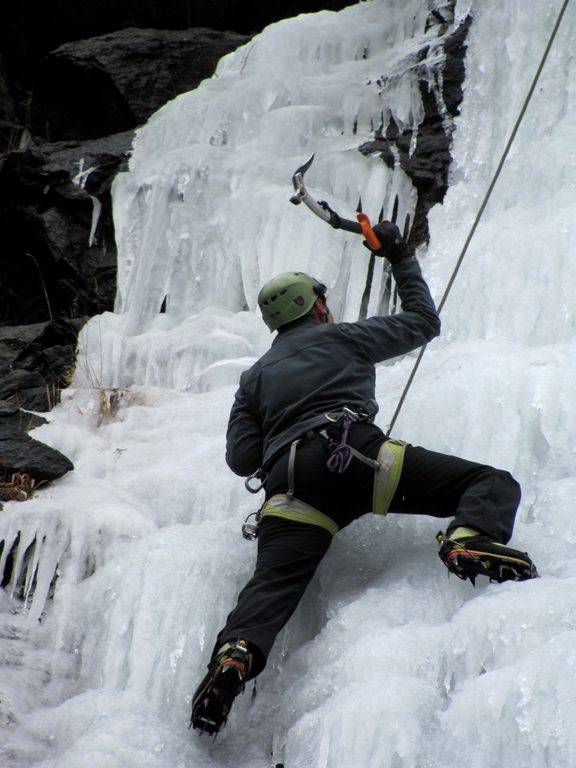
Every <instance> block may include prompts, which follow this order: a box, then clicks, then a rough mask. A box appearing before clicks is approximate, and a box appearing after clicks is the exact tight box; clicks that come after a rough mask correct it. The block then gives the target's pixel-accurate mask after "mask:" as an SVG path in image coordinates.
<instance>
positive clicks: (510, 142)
mask: <svg viewBox="0 0 576 768" xmlns="http://www.w3.org/2000/svg"><path fill="white" fill-rule="evenodd" d="M569 2H570V0H564V3H563V4H562V7H561V8H560V12H559V14H558V18H557V19H556V23H555V24H554V28H553V30H552V33H551V34H550V38H549V40H548V44H547V45H546V48H545V50H544V53H543V55H542V58H541V60H540V64H539V65H538V69H537V70H536V74H535V75H534V78H533V80H532V84H531V86H530V88H529V89H528V93H527V95H526V98H525V99H524V103H523V105H522V109H521V110H520V113H519V115H518V118H517V119H516V123H515V124H514V128H513V129H512V133H511V134H510V138H509V139H508V142H507V144H506V147H505V149H504V152H503V153H502V157H501V158H500V162H499V163H498V167H497V168H496V171H495V173H494V176H493V177H492V181H491V182H490V184H489V186H488V189H487V190H486V194H485V195H484V199H483V200H482V204H481V206H480V208H479V210H478V213H477V214H476V218H475V219H474V223H473V224H472V227H471V229H470V232H469V233H468V237H467V238H466V241H465V243H464V245H463V247H462V251H461V252H460V256H459V257H458V260H457V262H456V266H455V267H454V270H453V272H452V275H451V276H450V279H449V280H448V284H447V286H446V290H445V291H444V295H443V296H442V298H441V300H440V303H439V304H438V314H440V312H441V311H442V309H443V307H444V304H445V303H446V300H447V298H448V295H449V293H450V290H451V289H452V286H453V285H454V281H455V280H456V276H457V274H458V272H459V270H460V267H461V266H462V262H463V261H464V257H465V255H466V252H467V251H468V246H469V245H470V243H471V242H472V238H473V237H474V234H475V232H476V229H477V227H478V224H479V223H480V219H481V218H482V215H483V213H484V211H485V209H486V206H487V205H488V201H489V200H490V197H491V195H492V191H493V190H494V187H495V186H496V182H497V181H498V178H499V176H500V173H501V171H502V168H503V167H504V163H505V162H506V159H507V157H508V154H509V152H510V149H511V147H512V145H513V143H514V139H515V138H516V134H517V133H518V129H519V128H520V125H521V123H522V120H523V119H524V115H525V114H526V110H527V109H528V105H529V104H530V100H531V99H532V95H533V93H534V91H535V89H536V86H537V84H538V80H539V79H540V75H541V74H542V70H543V69H544V65H545V63H546V60H547V58H548V54H549V53H550V49H551V48H552V45H553V43H554V40H555V38H556V33H557V32H558V29H559V28H560V24H561V23H562V18H563V16H564V12H565V10H566V8H567V7H568V3H569ZM427 346H428V345H427V344H425V345H424V346H423V347H422V348H421V349H420V352H419V353H418V357H417V358H416V361H415V363H414V366H413V368H412V371H411V373H410V376H409V377H408V381H407V382H406V386H405V387H404V391H403V392H402V395H401V396H400V400H399V401H398V405H397V406H396V410H395V411H394V415H393V416H392V421H391V422H390V426H389V428H388V433H387V437H389V436H390V433H391V432H392V430H393V428H394V425H395V424H396V420H397V418H398V416H399V414H400V411H401V410H402V406H403V405H404V401H405V400H406V396H407V394H408V391H409V390H410V387H411V386H412V382H413V381H414V377H415V376H416V371H417V370H418V368H419V366H420V363H421V361H422V358H423V357H424V353H425V352H426V348H427Z"/></svg>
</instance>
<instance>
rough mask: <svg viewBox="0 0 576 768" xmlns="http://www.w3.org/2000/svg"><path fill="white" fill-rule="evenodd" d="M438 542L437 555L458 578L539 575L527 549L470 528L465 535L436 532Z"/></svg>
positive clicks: (516, 578) (501, 578)
mask: <svg viewBox="0 0 576 768" xmlns="http://www.w3.org/2000/svg"><path fill="white" fill-rule="evenodd" d="M436 539H437V541H438V542H439V544H440V549H439V551H438V555H439V556H440V559H441V560H442V562H443V563H444V565H445V566H446V567H447V568H448V570H449V571H451V572H452V573H455V574H456V576H458V578H460V579H470V581H471V582H472V584H474V583H475V581H476V576H478V575H479V574H480V575H484V576H488V578H489V579H490V581H497V582H498V583H502V582H503V581H509V580H512V581H525V580H526V579H535V578H536V577H537V576H538V572H537V570H536V566H535V565H534V563H533V562H532V560H531V559H530V558H529V556H528V554H527V553H526V552H520V551H519V550H518V549H512V547H507V546H506V545H505V544H499V543H498V542H496V541H492V540H491V539H490V538H489V537H488V536H483V535H482V534H480V533H475V532H472V531H470V535H468V536H458V535H457V531H454V534H453V538H448V537H445V536H444V534H443V533H442V532H440V533H438V534H437V536H436Z"/></svg>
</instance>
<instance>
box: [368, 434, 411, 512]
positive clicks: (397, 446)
mask: <svg viewBox="0 0 576 768" xmlns="http://www.w3.org/2000/svg"><path fill="white" fill-rule="evenodd" d="M405 450H406V443H403V442H402V441H401V440H386V441H385V442H384V443H382V445H381V446H380V450H379V451H378V457H377V459H376V461H377V462H378V464H380V469H379V470H378V471H377V472H374V492H373V496H372V511H373V512H374V514H375V515H385V514H387V512H388V509H389V507H390V503H391V501H392V497H393V496H394V494H395V493H396V489H397V488H398V483H399V482H400V475H401V474H402V465H403V463H404V452H405Z"/></svg>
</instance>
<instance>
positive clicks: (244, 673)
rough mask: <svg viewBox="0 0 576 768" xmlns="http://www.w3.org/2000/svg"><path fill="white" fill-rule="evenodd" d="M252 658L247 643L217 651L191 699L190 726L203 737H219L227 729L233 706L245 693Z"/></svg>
mask: <svg viewBox="0 0 576 768" xmlns="http://www.w3.org/2000/svg"><path fill="white" fill-rule="evenodd" d="M251 663H252V654H251V653H250V651H249V650H248V644H247V643H246V641H245V640H240V639H238V640H232V641H231V642H229V643H224V645H223V646H222V647H221V648H220V649H219V650H218V652H217V653H216V654H215V656H214V657H213V658H212V659H211V661H210V664H209V665H208V673H207V675H206V677H205V678H204V679H203V680H202V682H201V683H200V685H199V686H198V689H197V690H196V693H195V694H194V698H193V699H192V717H191V718H190V725H191V726H192V727H193V728H195V729H196V730H198V731H201V732H202V733H209V734H217V733H218V732H219V731H220V728H222V726H223V725H225V723H226V720H227V719H228V714H229V713H230V708H231V707H232V702H233V701H234V699H235V698H236V696H238V694H239V693H242V691H243V690H244V685H245V682H246V678H247V677H248V673H249V672H250V665H251Z"/></svg>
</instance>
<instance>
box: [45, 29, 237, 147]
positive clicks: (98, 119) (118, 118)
mask: <svg viewBox="0 0 576 768" xmlns="http://www.w3.org/2000/svg"><path fill="white" fill-rule="evenodd" d="M248 39H249V38H248V37H247V36H245V35H239V34H237V33H235V32H217V31H215V30H211V29H187V30H182V31H179V30H155V29H138V28H135V27H132V28H129V29H123V30H120V31H119V32H113V33H111V34H109V35H102V36H101V37H96V38H92V39H90V40H80V41H78V42H74V43H66V44H65V45H62V46H60V47H59V48H57V49H56V50H55V51H53V52H52V53H50V54H49V55H48V56H47V58H46V62H45V66H44V67H43V68H42V75H41V78H40V79H39V81H38V83H37V86H36V98H35V102H34V108H33V111H32V118H33V127H34V128H35V129H36V130H35V131H34V132H35V133H40V134H42V135H45V136H47V137H48V139H49V140H51V141H62V140H66V139H94V138H98V137H100V136H108V135H110V134H114V133H120V132H122V131H127V130H129V129H131V128H134V127H135V126H137V125H141V124H143V123H144V122H146V120H147V119H148V118H149V117H150V115H152V114H153V113H154V112H155V111H156V110H157V109H159V108H160V107H161V106H162V105H163V104H165V103H166V102H167V101H169V100H170V99H172V98H174V97H175V96H177V95H178V94H179V93H183V92H185V91H190V90H192V89H194V88H196V87H197V86H198V85H199V84H200V82H201V81H202V80H204V79H206V78H207V77H210V76H211V75H212V74H213V73H214V70H215V68H216V64H217V63H218V61H219V60H220V59H221V58H222V56H224V55H225V54H226V53H229V52H230V51H233V50H234V49H236V48H238V47H239V46H240V45H243V44H244V43H245V42H247V40H248ZM62 83H66V87H65V88H62Z"/></svg>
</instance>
